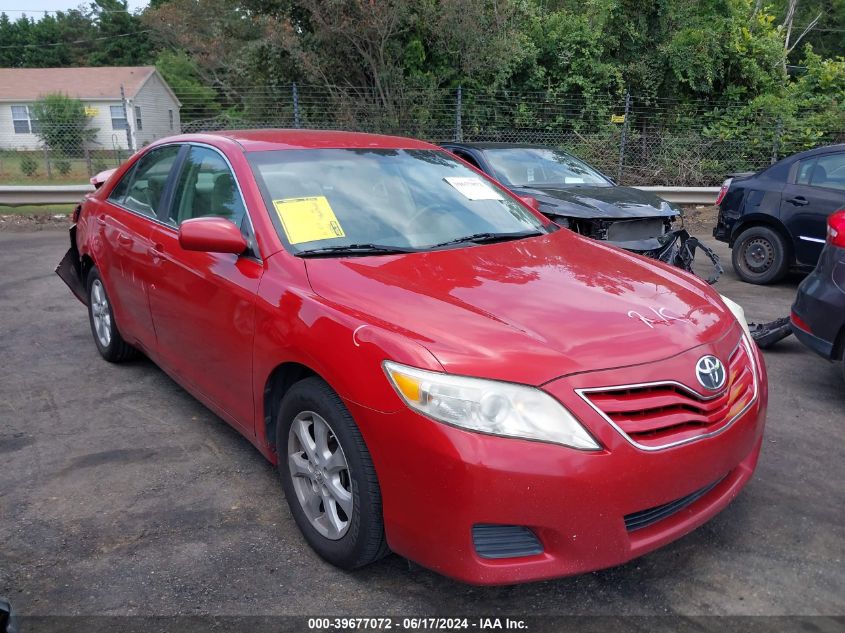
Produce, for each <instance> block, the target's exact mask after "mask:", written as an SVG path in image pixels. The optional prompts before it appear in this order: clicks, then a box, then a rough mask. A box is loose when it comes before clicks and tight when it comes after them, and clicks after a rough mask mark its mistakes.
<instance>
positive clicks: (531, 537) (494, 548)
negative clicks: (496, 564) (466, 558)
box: [472, 524, 543, 558]
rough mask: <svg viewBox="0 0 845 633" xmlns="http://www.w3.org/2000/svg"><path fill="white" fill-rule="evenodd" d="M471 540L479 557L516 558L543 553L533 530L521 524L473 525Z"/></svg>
mask: <svg viewBox="0 0 845 633" xmlns="http://www.w3.org/2000/svg"><path fill="white" fill-rule="evenodd" d="M472 542H473V544H474V545H475V551H476V552H477V553H478V555H479V556H481V558H518V557H520V556H536V555H537V554H542V553H543V546H542V544H541V543H540V541H539V539H538V538H537V537H536V536H535V534H534V532H532V531H531V530H529V529H528V528H527V527H525V526H522V525H485V524H479V525H473V526H472Z"/></svg>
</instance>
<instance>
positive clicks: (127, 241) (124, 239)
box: [117, 233, 133, 246]
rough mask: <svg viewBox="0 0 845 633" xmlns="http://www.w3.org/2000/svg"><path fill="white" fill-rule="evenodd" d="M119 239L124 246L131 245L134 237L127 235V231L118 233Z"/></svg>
mask: <svg viewBox="0 0 845 633" xmlns="http://www.w3.org/2000/svg"><path fill="white" fill-rule="evenodd" d="M117 241H118V242H120V243H121V244H123V245H124V246H130V245H131V244H132V242H133V239H132V238H131V237H129V236H128V235H126V234H125V233H118V234H117Z"/></svg>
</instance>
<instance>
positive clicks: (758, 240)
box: [731, 226, 789, 285]
mask: <svg viewBox="0 0 845 633" xmlns="http://www.w3.org/2000/svg"><path fill="white" fill-rule="evenodd" d="M731 260H732V262H733V266H734V270H735V271H736V274H737V275H739V278H740V279H742V280H743V281H747V282H748V283H752V284H761V285H762V284H770V283H774V282H776V281H780V280H781V279H783V277H784V275H786V272H787V270H788V269H789V257H788V247H787V244H786V240H784V239H783V236H782V235H781V234H780V233H778V232H777V231H775V230H773V229H770V228H769V227H767V226H752V227H750V228H747V229H745V230H744V231H743V232H742V233H740V235H739V237H737V239H736V241H735V242H734V246H733V251H732V253H731Z"/></svg>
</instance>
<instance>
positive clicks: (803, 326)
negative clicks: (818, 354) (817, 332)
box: [789, 310, 813, 334]
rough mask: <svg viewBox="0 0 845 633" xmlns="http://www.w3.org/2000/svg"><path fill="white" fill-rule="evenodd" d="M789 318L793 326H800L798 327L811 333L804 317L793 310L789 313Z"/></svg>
mask: <svg viewBox="0 0 845 633" xmlns="http://www.w3.org/2000/svg"><path fill="white" fill-rule="evenodd" d="M789 319H790V320H791V321H792V324H793V325H794V326H795V327H797V328H800V329H802V330H804V331H805V332H810V333H811V334H812V333H813V331H812V330H811V329H810V326H809V325H808V324H807V322H806V321H805V320H804V319H802V318H801V317H800V316H798V315H797V314H795V310H793V311H792V314H790V315H789Z"/></svg>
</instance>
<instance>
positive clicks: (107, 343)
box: [88, 268, 138, 363]
mask: <svg viewBox="0 0 845 633" xmlns="http://www.w3.org/2000/svg"><path fill="white" fill-rule="evenodd" d="M88 320H89V321H90V323H91V334H93V335H94V343H95V344H96V345H97V350H98V351H99V352H100V356H102V357H103V358H105V359H106V360H107V361H109V362H110V363H120V362H122V361H125V360H129V359H131V358H135V357H136V356H137V355H138V350H136V349H135V348H134V347H132V346H131V345H129V343H127V342H126V341H124V340H123V337H122V336H121V335H120V332H119V331H118V329H117V323H116V322H115V320H114V311H113V310H112V306H111V302H110V301H109V295H108V293H107V292H106V287H105V285H103V279H102V277H100V271H99V270H97V269H96V268H92V269H91V272H89V273H88Z"/></svg>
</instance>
